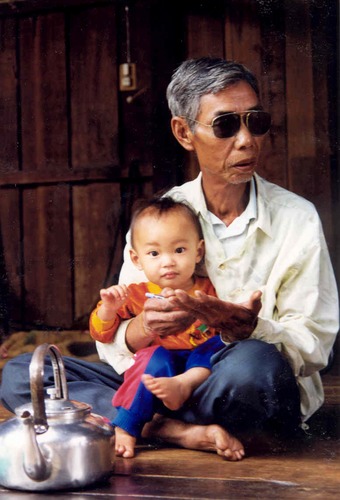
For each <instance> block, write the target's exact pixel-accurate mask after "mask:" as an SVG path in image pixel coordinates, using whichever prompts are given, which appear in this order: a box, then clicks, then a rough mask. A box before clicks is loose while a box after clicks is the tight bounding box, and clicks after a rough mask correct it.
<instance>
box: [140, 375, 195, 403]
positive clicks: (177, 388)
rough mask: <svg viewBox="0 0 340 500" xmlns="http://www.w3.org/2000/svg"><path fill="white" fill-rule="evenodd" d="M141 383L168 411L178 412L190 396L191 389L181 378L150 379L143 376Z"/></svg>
mask: <svg viewBox="0 0 340 500" xmlns="http://www.w3.org/2000/svg"><path fill="white" fill-rule="evenodd" d="M142 382H143V383H144V385H145V387H146V388H147V389H149V391H150V392H152V394H154V395H155V396H157V398H159V399H160V400H161V401H163V404H164V405H165V406H166V407H167V408H169V409H170V410H178V409H179V408H180V407H181V406H182V405H183V403H185V401H186V400H187V399H188V398H189V397H190V395H191V388H190V387H189V386H188V385H187V384H186V383H185V382H184V381H183V380H182V377H181V376H175V377H152V376H151V375H148V374H144V375H142Z"/></svg>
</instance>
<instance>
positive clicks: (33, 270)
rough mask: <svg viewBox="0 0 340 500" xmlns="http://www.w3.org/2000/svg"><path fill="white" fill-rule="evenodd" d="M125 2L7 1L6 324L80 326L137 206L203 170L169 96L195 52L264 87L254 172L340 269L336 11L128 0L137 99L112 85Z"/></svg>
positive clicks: (249, 0)
mask: <svg viewBox="0 0 340 500" xmlns="http://www.w3.org/2000/svg"><path fill="white" fill-rule="evenodd" d="M5 5H7V6H8V8H7V9H5ZM124 5H125V2H120V1H118V0H117V1H116V0H111V1H108V0H107V1H105V0H102V1H100V2H94V1H91V0H83V1H82V0H69V1H66V0H65V1H64V0H63V1H60V2H56V1H55V0H48V1H45V2H42V1H40V0H38V1H36V2H33V1H29V0H27V1H24V0H21V1H17V2H15V1H14V2H11V6H10V7H9V3H8V2H5V1H2V2H0V30H1V32H0V71H1V73H0V78H1V86H0V89H1V90H0V112H1V115H0V126H1V129H2V130H3V132H2V136H1V137H0V147H1V155H0V187H1V191H0V195H1V196H0V224H1V239H0V245H2V246H3V248H4V255H3V259H2V268H3V269H2V271H1V270H0V272H1V273H2V276H3V277H4V279H3V280H2V283H3V288H4V290H5V296H6V297H7V298H8V299H9V300H8V301H7V302H9V308H10V315H9V320H10V323H11V325H12V326H13V327H20V328H30V327H32V326H35V327H36V326H40V327H46V326H47V327H50V328H56V327H59V328H74V327H78V326H82V327H84V326H86V321H87V317H88V313H89V310H90V309H91V307H92V306H93V305H94V303H95V302H96V300H97V298H98V290H99V288H100V287H101V286H102V284H103V283H104V281H106V284H107V280H109V281H110V280H112V276H113V275H116V274H117V273H118V271H119V267H120V261H121V250H122V245H123V236H124V232H125V228H126V226H127V224H128V221H129V212H130V209H131V204H132V201H133V199H135V198H136V197H139V196H141V195H145V194H150V193H151V192H152V191H157V190H159V189H162V188H165V187H167V186H169V185H172V184H174V183H180V182H182V181H183V180H186V179H191V178H193V177H194V176H195V175H196V174H197V171H198V170H197V165H196V163H195V159H194V158H191V157H190V158H189V159H188V158H186V157H185V155H184V153H183V151H182V150H181V148H180V147H179V146H178V145H177V144H176V142H175V140H174V139H173V137H172V135H171V132H170V127H169V112H168V109H167V104H166V101H165V90H166V86H167V83H168V81H169V79H170V76H171V73H172V72H173V70H174V69H175V67H176V66H177V65H178V64H179V63H180V62H181V61H182V60H183V59H185V58H186V57H199V56H204V55H212V56H222V57H226V58H229V59H236V60H239V61H241V62H243V63H245V64H246V65H247V66H248V67H250V68H251V69H252V70H253V71H255V73H256V74H257V75H258V76H259V79H260V83H261V93H262V98H263V102H264V105H265V107H266V108H268V109H269V110H270V112H271V113H272V117H273V126H272V130H271V133H270V135H269V136H268V139H267V143H266V148H265V150H264V153H263V162H262V165H261V169H260V173H261V174H262V175H264V176H265V177H266V178H267V179H269V180H271V181H273V182H276V183H278V184H280V185H282V186H284V187H287V188H289V189H292V190H293V191H295V192H297V193H299V194H302V195H303V196H305V197H306V198H308V199H310V200H311V201H313V202H314V203H315V204H316V206H317V208H318V210H319V212H320V215H321V217H322V220H323V224H324V228H325V232H326V236H327V241H328V243H329V246H330V249H331V252H332V257H333V260H334V262H335V263H337V262H338V260H339V259H338V258H337V248H338V247H339V230H337V225H336V224H335V222H334V221H333V220H332V213H333V216H334V215H336V214H335V212H334V209H333V211H332V206H333V207H334V206H336V204H337V203H338V202H337V200H338V199H339V191H340V190H339V181H338V179H339V177H337V176H338V173H337V170H336V168H335V167H334V166H333V171H332V168H331V165H334V158H336V146H335V145H334V143H335V140H334V138H335V128H336V127H335V122H336V120H335V121H334V117H333V116H332V113H329V109H331V102H332V101H334V99H335V98H336V90H335V85H334V84H332V77H333V79H334V78H336V63H334V50H335V41H334V39H333V38H332V37H334V36H335V34H336V2H335V0H331V1H330V2H317V1H316V0H268V1H265V2H264V1H260V0H214V1H211V0H210V1H208V0H201V1H200V2H197V1H194V0H188V1H187V2H182V3H178V2H159V1H158V0H131V1H129V5H130V27H131V40H130V45H131V53H132V62H135V63H136V67H137V90H136V92H130V93H129V92H119V90H118V65H119V64H120V63H122V62H125V60H126V48H127V47H126V33H125V17H124V16H125V11H124ZM15 9H16V10H15ZM129 98H132V100H131V99H130V101H129ZM332 120H333V121H332ZM332 138H333V140H332ZM334 220H335V218H334ZM121 223H123V226H124V230H123V231H122V226H121V225H120V224H121ZM337 259H338V260H337ZM0 265H1V259H0ZM338 267H340V263H339V266H338ZM338 274H339V271H338ZM6 294H7V295H6ZM1 307H2V309H3V310H4V309H6V307H4V306H1V304H0V322H1V310H2V309H1Z"/></svg>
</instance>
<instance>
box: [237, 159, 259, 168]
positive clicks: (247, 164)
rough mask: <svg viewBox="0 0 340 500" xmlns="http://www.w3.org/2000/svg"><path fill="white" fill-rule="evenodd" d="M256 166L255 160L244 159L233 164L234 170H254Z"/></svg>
mask: <svg viewBox="0 0 340 500" xmlns="http://www.w3.org/2000/svg"><path fill="white" fill-rule="evenodd" d="M255 166H256V160H255V158H246V159H244V160H241V161H239V162H237V163H235V164H234V167H235V168H254V167H255Z"/></svg>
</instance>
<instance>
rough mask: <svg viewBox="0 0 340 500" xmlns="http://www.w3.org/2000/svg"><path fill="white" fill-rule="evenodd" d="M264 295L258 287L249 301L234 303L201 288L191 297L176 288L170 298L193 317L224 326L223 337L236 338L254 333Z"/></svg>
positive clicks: (220, 326)
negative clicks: (211, 294) (207, 293)
mask: <svg viewBox="0 0 340 500" xmlns="http://www.w3.org/2000/svg"><path fill="white" fill-rule="evenodd" d="M261 295H262V293H261V292H260V291H259V290H258V291H256V292H254V293H253V294H252V295H251V297H250V299H249V300H248V301H247V302H243V303H241V304H233V303H232V302H226V301H224V300H220V299H218V298H216V297H212V296H210V295H206V294H205V293H204V292H201V291H196V292H195V297H190V295H188V294H187V293H186V292H184V291H183V290H175V295H173V296H172V297H171V298H169V301H168V302H170V303H171V304H172V306H173V307H178V308H179V309H180V310H181V312H183V311H187V312H188V313H189V314H191V315H192V316H191V317H194V318H196V319H199V320H201V321H202V322H203V323H205V324H206V325H208V326H212V327H214V328H216V329H218V330H220V332H221V337H222V340H224V341H226V342H233V341H236V340H243V339H246V338H248V337H250V335H251V334H252V332H253V331H254V329H255V327H256V324H257V316H258V313H259V311H260V309H261V306H262V304H261ZM160 302H163V301H160Z"/></svg>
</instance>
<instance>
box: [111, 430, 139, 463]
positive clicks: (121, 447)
mask: <svg viewBox="0 0 340 500" xmlns="http://www.w3.org/2000/svg"><path fill="white" fill-rule="evenodd" d="M135 444H136V438H135V437H134V436H131V434H128V433H127V432H126V431H124V430H123V429H121V428H120V427H116V428H115V451H116V455H117V457H123V458H132V457H134V455H135Z"/></svg>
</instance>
